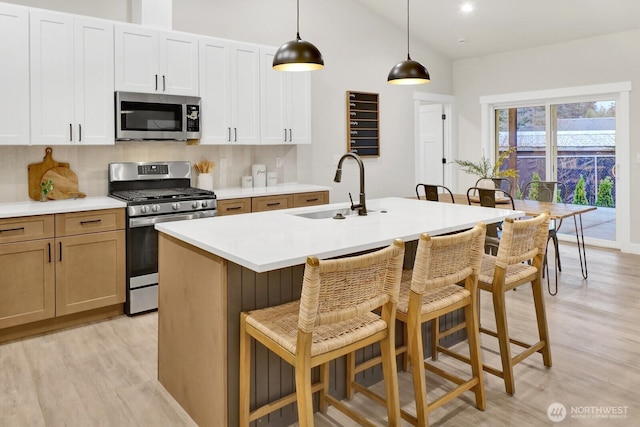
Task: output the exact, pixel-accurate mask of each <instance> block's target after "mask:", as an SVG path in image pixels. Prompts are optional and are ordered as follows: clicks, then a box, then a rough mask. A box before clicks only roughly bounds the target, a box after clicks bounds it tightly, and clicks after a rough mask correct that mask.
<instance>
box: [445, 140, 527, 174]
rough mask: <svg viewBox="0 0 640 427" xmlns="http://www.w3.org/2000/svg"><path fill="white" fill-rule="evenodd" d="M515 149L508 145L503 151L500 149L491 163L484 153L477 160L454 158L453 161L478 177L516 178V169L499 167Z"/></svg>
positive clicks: (464, 170) (463, 169)
mask: <svg viewBox="0 0 640 427" xmlns="http://www.w3.org/2000/svg"><path fill="white" fill-rule="evenodd" d="M515 151H516V149H515V147H510V148H509V149H507V150H505V151H501V152H500V155H499V156H498V160H497V161H496V164H495V165H493V164H491V160H489V159H487V158H486V157H485V156H484V155H483V156H482V157H480V160H478V161H477V162H472V161H471V160H454V161H453V162H454V163H455V164H457V165H458V167H459V168H460V169H461V170H462V171H463V172H466V173H468V174H471V175H476V176H478V177H480V178H517V177H518V171H517V170H516V169H500V166H502V164H503V163H504V162H505V161H506V160H507V158H508V157H509V155H511V154H512V153H514V152H515Z"/></svg>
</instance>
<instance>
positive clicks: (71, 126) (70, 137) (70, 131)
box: [69, 123, 73, 141]
mask: <svg viewBox="0 0 640 427" xmlns="http://www.w3.org/2000/svg"><path fill="white" fill-rule="evenodd" d="M69 141H73V124H72V123H69Z"/></svg>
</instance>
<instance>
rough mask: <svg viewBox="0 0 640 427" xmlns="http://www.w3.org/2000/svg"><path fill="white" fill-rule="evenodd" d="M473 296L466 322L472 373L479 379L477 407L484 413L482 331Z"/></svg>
mask: <svg viewBox="0 0 640 427" xmlns="http://www.w3.org/2000/svg"><path fill="white" fill-rule="evenodd" d="M474 294H477V292H473V293H472V294H471V295H472V297H471V302H470V304H469V305H467V306H466V307H465V308H464V317H465V322H466V323H467V340H468V341H469V358H470V359H471V372H472V375H473V378H477V379H478V384H476V385H475V387H474V388H473V391H474V393H475V395H476V407H477V408H478V409H480V410H482V411H484V410H485V408H486V398H485V394H484V381H483V371H482V352H481V350H480V331H479V326H478V312H477V311H476V301H475V300H476V298H474V297H473V295H474Z"/></svg>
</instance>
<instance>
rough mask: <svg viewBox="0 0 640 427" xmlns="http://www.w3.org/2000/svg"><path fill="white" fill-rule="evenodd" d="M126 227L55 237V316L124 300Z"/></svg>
mask: <svg viewBox="0 0 640 427" xmlns="http://www.w3.org/2000/svg"><path fill="white" fill-rule="evenodd" d="M125 250H126V249H125V236H124V231H109V232H103V233H93V234H83V235H78V236H70V237H62V238H58V239H56V316H62V315H65V314H71V313H77V312H80V311H85V310H91V309H94V308H99V307H106V306H109V305H113V304H119V303H123V302H124V300H125V257H124V256H123V255H124V253H125Z"/></svg>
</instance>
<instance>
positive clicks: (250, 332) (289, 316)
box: [239, 240, 404, 427]
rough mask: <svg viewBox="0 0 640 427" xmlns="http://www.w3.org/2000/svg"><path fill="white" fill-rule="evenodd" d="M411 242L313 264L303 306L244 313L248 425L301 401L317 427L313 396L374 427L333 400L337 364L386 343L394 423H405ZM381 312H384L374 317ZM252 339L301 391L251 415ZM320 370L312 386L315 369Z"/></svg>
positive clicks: (243, 396)
mask: <svg viewBox="0 0 640 427" xmlns="http://www.w3.org/2000/svg"><path fill="white" fill-rule="evenodd" d="M403 260H404V242H402V241H401V240H396V241H394V242H393V244H391V245H390V246H388V247H386V248H383V249H380V250H378V251H375V252H371V253H368V254H364V255H358V256H352V257H346V258H339V259H332V260H322V261H320V260H318V259H317V258H315V257H309V258H308V259H307V262H306V265H305V270H304V279H303V284H302V295H301V297H300V300H299V301H294V302H291V303H287V304H282V305H279V306H275V307H267V308H263V309H260V310H254V311H250V312H243V313H241V322H240V396H239V399H240V400H239V404H240V426H243V427H244V426H248V425H249V422H251V421H253V420H255V419H257V418H259V417H261V416H264V415H266V414H268V413H271V412H273V411H275V410H277V409H280V408H282V407H284V406H285V405H289V404H291V403H293V402H296V401H297V407H298V420H299V423H300V425H301V426H313V404H312V394H313V393H315V392H319V393H320V411H322V412H326V410H327V405H328V404H331V405H333V406H334V407H335V408H336V409H338V410H340V411H341V412H343V413H345V414H346V415H347V416H349V417H351V418H353V419H354V420H355V421H357V422H358V423H359V424H361V425H373V424H372V423H371V422H370V421H368V420H367V419H366V418H365V417H364V416H362V415H359V414H357V413H355V412H354V411H353V410H351V409H349V408H348V407H347V406H346V405H344V404H343V403H342V402H340V401H339V400H338V399H336V398H334V397H333V396H331V395H330V394H329V362H330V361H331V360H333V359H336V358H338V357H341V356H344V355H345V354H348V353H350V352H352V351H355V350H357V349H360V348H362V347H365V346H368V345H371V344H373V343H376V342H379V343H380V347H381V352H382V355H383V356H382V362H383V375H384V382H385V388H386V395H387V413H388V423H389V425H391V426H397V425H400V404H399V398H398V379H397V371H396V360H395V354H394V342H395V318H396V307H397V303H398V293H399V288H400V279H401V276H402V264H403ZM376 309H379V312H380V314H377V313H375V312H373V310H376ZM251 338H254V339H255V340H257V341H258V342H260V343H262V344H263V345H264V346H265V347H267V348H268V349H269V350H271V351H272V352H274V353H275V354H277V355H278V356H279V357H281V358H282V359H283V360H285V361H286V362H287V363H289V364H290V365H292V366H293V367H294V368H295V383H296V391H295V393H292V394H290V395H288V396H285V397H282V398H280V399H279V400H277V401H275V402H270V403H267V404H266V405H264V406H262V407H260V408H254V409H253V410H250V394H251V393H250V391H251V378H250V376H251V373H250V369H251V347H250V343H251ZM316 366H319V367H320V380H319V382H317V383H315V384H312V380H311V369H312V368H314V367H316Z"/></svg>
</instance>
